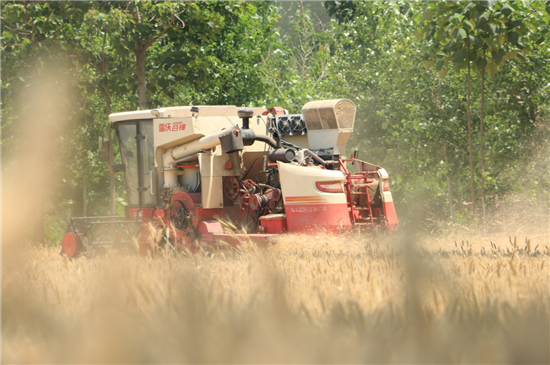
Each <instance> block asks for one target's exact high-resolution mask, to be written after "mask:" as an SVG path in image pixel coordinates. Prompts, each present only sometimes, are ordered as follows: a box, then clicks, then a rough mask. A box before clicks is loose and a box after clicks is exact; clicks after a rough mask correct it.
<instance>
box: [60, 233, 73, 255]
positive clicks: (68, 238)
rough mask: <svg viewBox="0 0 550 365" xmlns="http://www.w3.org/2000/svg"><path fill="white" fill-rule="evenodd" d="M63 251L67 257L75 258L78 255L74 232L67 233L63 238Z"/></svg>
mask: <svg viewBox="0 0 550 365" xmlns="http://www.w3.org/2000/svg"><path fill="white" fill-rule="evenodd" d="M61 251H63V253H64V254H65V255H67V257H73V256H74V255H75V254H76V238H75V236H74V234H72V232H67V233H65V235H64V236H63V241H62V242H61Z"/></svg>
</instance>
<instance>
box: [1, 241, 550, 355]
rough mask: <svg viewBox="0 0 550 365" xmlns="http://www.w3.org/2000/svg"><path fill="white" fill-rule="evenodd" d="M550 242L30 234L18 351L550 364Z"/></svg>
mask: <svg viewBox="0 0 550 365" xmlns="http://www.w3.org/2000/svg"><path fill="white" fill-rule="evenodd" d="M545 240H546V241H547V240H548V237H541V238H535V239H532V240H531V241H525V242H524V241H521V243H518V242H517V241H516V242H515V244H514V243H509V242H507V240H500V241H498V242H497V241H495V242H487V241H483V240H481V241H480V242H477V243H473V241H468V242H462V241H460V242H456V243H455V242H454V241H453V240H445V239H439V240H435V239H433V240H430V241H428V240H418V241H420V242H417V244H415V243H414V242H412V241H411V240H407V239H398V238H397V237H394V238H390V239H387V240H386V241H384V242H383V241H381V240H379V239H374V238H372V239H371V238H335V237H325V236H318V237H300V236H295V237H286V238H284V239H283V240H281V241H280V242H278V244H276V245H274V246H272V247H270V248H267V249H259V248H255V247H247V246H244V247H243V248H242V249H241V250H238V251H217V252H209V253H199V254H194V255H180V256H176V255H172V254H166V255H165V257H160V258H156V259H144V258H140V257H137V256H129V255H122V254H117V253H116V252H110V253H109V254H107V255H106V256H102V257H96V258H93V259H86V258H81V259H78V260H73V261H69V260H68V259H67V258H64V257H61V256H60V255H59V250H58V249H57V248H33V247H31V246H24V247H18V248H17V250H12V251H10V252H11V253H10V257H9V261H7V259H6V258H7V257H6V256H5V255H4V265H3V278H2V279H3V280H2V360H3V362H6V363H14V362H17V363H21V362H27V363H56V362H68V363H77V362H78V363H82V362H88V363H105V362H109V363H126V362H131V363H147V362H163V363H174V362H178V363H180V362H191V363H204V362H207V363H213V362H222V363H233V362H240V363H242V362H246V363H288V362H292V363H296V362H300V363H318V362H338V363H344V362H352V363H358V362H374V363H426V362H437V363H449V362H462V363H548V362H549V354H548V346H549V345H548V344H549V341H550V336H549V308H550V290H549V274H548V273H549V271H548V267H549V256H548V248H547V247H544V242H546V241H545ZM518 241H519V240H518ZM527 246H529V247H527ZM535 246H537V247H535Z"/></svg>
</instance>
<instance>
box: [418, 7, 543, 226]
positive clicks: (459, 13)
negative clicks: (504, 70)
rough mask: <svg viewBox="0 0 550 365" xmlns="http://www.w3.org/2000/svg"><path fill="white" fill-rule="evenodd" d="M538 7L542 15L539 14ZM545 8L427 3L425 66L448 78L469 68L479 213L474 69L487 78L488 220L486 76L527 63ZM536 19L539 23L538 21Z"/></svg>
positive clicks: (482, 159) (481, 133)
mask: <svg viewBox="0 0 550 365" xmlns="http://www.w3.org/2000/svg"><path fill="white" fill-rule="evenodd" d="M537 7H538V8H539V9H537ZM540 8H541V6H534V5H532V4H530V3H525V2H519V1H518V2H514V3H508V2H491V1H487V2H467V3H466V2H464V3H456V2H439V3H426V6H425V10H424V13H423V14H422V16H421V17H419V19H417V20H418V21H419V23H420V24H421V28H419V33H418V34H419V35H425V39H426V40H427V41H428V43H427V51H426V52H425V55H424V65H425V67H426V68H430V67H432V66H433V65H435V66H436V70H437V71H438V72H439V73H440V75H441V76H442V77H444V76H445V75H446V74H447V72H448V67H449V66H451V65H453V66H455V67H456V68H458V69H460V68H467V90H468V91H467V108H468V114H467V115H468V136H469V140H470V142H469V152H470V189H471V199H472V202H473V207H474V209H473V210H474V211H475V210H476V209H475V192H474V163H473V147H472V132H471V130H472V129H471V111H470V104H471V97H470V79H471V76H470V69H471V66H472V65H474V67H475V68H476V69H478V70H480V72H481V103H480V104H481V105H480V127H479V145H480V169H481V178H480V182H481V189H480V190H481V194H480V198H481V208H482V218H483V219H484V218H485V194H484V190H485V188H484V181H485V155H484V102H485V95H484V92H485V73H488V74H489V75H491V76H494V75H495V74H496V72H497V71H498V69H499V67H501V65H502V64H503V62H504V61H506V60H509V59H515V58H524V54H526V53H528V52H530V51H531V48H530V47H529V46H528V45H526V43H524V42H526V39H529V38H533V34H537V32H536V31H535V29H534V28H537V27H540V26H541V22H542V20H541V19H542V17H538V16H535V17H534V18H533V15H532V13H533V12H536V13H537V14H538V15H539V16H540V15H541V14H542V9H540ZM535 18H536V19H535ZM530 28H531V29H530Z"/></svg>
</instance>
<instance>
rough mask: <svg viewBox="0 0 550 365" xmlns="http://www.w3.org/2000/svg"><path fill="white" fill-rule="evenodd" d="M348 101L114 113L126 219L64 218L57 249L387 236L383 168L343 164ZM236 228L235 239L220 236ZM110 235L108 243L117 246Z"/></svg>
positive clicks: (388, 207)
mask: <svg viewBox="0 0 550 365" xmlns="http://www.w3.org/2000/svg"><path fill="white" fill-rule="evenodd" d="M355 110H356V107H355V104H354V103H353V102H351V101H350V100H346V99H339V100H324V101H312V102H309V103H307V104H306V105H304V107H303V109H302V114H288V113H287V111H286V110H284V109H283V108H280V107H272V108H270V109H268V110H265V109H260V108H254V109H250V110H248V109H243V110H239V109H238V108H237V107H235V106H193V107H191V106H182V107H171V108H160V109H156V110H138V111H133V112H124V113H116V114H111V115H110V116H109V119H110V121H111V122H112V123H113V125H114V128H116V131H117V135H118V139H119V146H120V151H121V157H122V164H115V165H111V170H113V171H115V172H123V173H124V180H125V184H126V192H127V202H128V205H127V206H126V207H125V216H124V217H122V216H113V217H111V216H108V217H82V218H71V219H70V222H69V227H68V229H67V233H66V234H65V236H64V237H63V242H62V253H63V254H65V255H67V256H69V257H75V256H78V255H81V254H85V255H91V254H93V253H95V252H97V251H98V250H104V249H107V248H110V247H113V246H124V245H125V244H129V247H132V245H131V244H132V242H134V241H135V240H137V242H138V244H139V253H140V254H141V255H151V254H153V255H154V254H155V252H156V251H157V250H158V249H159V248H161V247H163V246H165V245H170V246H172V247H174V248H176V249H183V248H184V247H187V248H188V249H191V250H194V249H199V248H201V247H219V246H221V245H224V246H227V244H229V245H232V246H234V245H238V244H240V243H241V242H242V241H243V239H247V240H248V239H250V240H252V241H253V242H255V243H258V244H260V245H261V244H265V243H266V242H267V241H268V240H269V238H270V237H272V236H275V235H280V234H283V233H320V232H327V233H342V232H351V231H353V230H360V231H363V230H373V229H378V228H379V227H382V228H384V229H386V230H389V231H391V230H394V229H395V228H397V226H398V221H397V217H396V214H395V209H394V205H393V201H392V196H391V193H390V189H389V183H388V174H387V172H386V170H384V169H383V168H381V167H379V166H376V165H373V164H370V163H368V162H364V161H361V160H359V159H358V158H357V157H358V156H357V151H355V152H354V153H353V154H352V155H351V157H350V158H346V144H347V142H348V141H349V139H350V137H351V134H352V132H353V125H354V121H355ZM227 221H230V222H233V224H234V225H235V226H237V227H238V228H239V230H238V231H241V232H242V233H235V232H234V231H233V232H230V231H226V229H225V225H224V222H227ZM113 237H114V239H113Z"/></svg>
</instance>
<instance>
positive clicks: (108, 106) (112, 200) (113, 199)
mask: <svg viewBox="0 0 550 365" xmlns="http://www.w3.org/2000/svg"><path fill="white" fill-rule="evenodd" d="M104 94H105V110H106V111H107V115H110V114H111V92H110V90H109V84H107V86H105V93H104ZM113 163H114V156H113V141H112V140H111V136H110V135H109V197H110V201H109V203H110V213H111V215H115V214H116V190H115V174H114V173H113V172H112V171H111V169H110V167H111V165H112V164H113Z"/></svg>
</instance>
